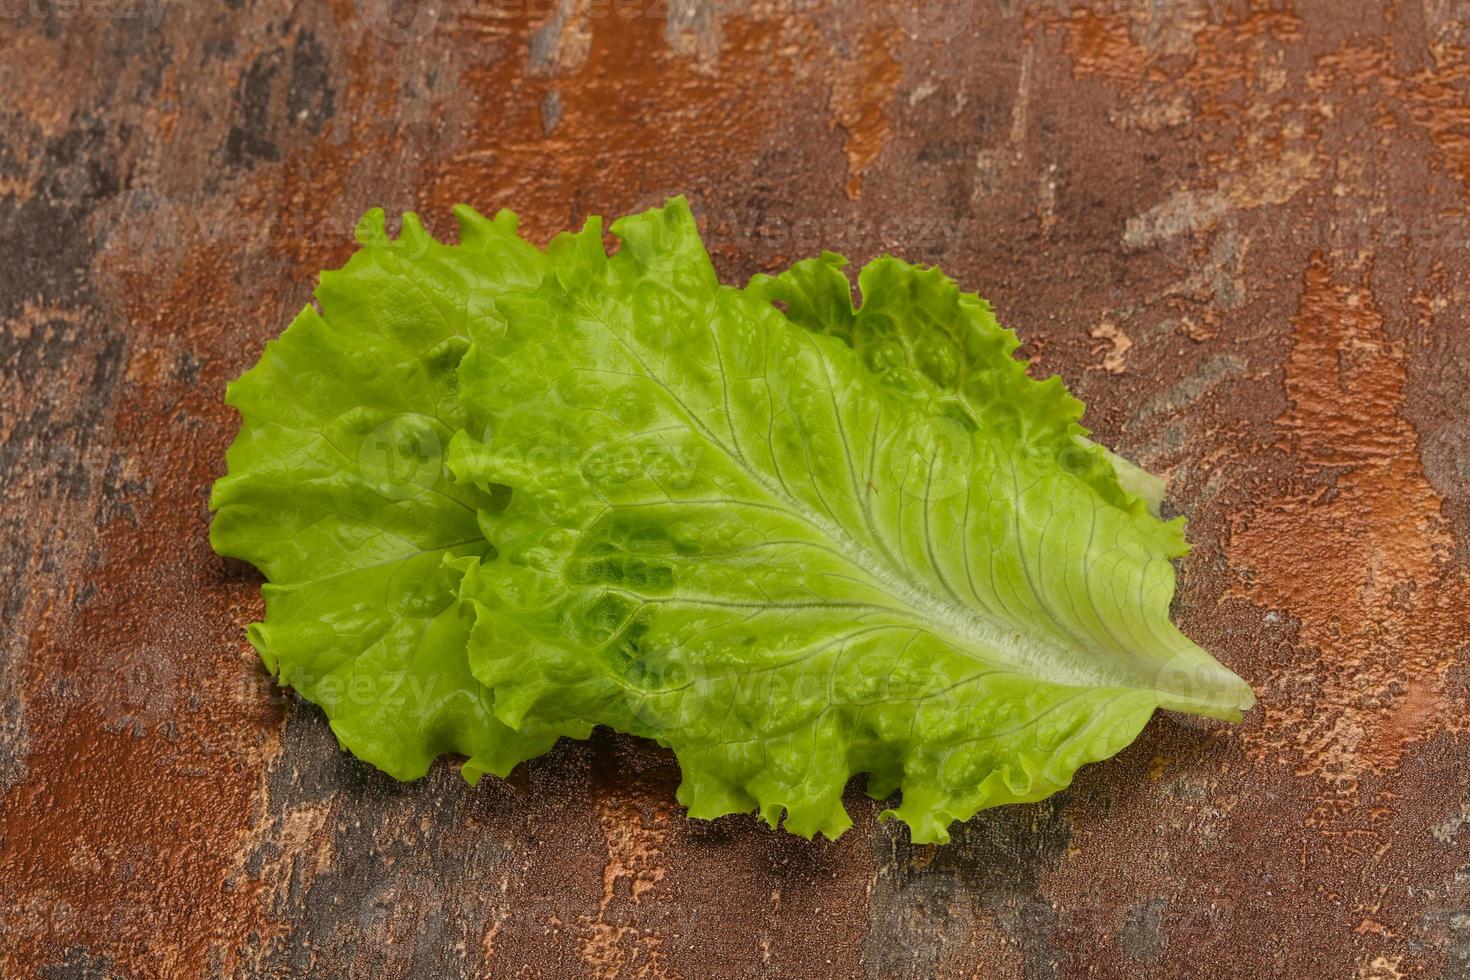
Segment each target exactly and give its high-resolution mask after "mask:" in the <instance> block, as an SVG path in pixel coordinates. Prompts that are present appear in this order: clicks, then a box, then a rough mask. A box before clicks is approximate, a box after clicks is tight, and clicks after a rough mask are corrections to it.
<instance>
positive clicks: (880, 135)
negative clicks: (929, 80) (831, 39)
mask: <svg viewBox="0 0 1470 980" xmlns="http://www.w3.org/2000/svg"><path fill="white" fill-rule="evenodd" d="M902 78H903V68H902V66H900V65H899V63H898V62H897V61H896V60H895V59H894V57H893V55H892V54H890V53H889V50H888V35H887V34H886V33H885V32H883V31H882V30H878V29H871V30H869V31H868V32H867V33H866V34H864V35H863V39H862V43H861V44H860V45H859V47H858V54H857V57H856V58H854V59H853V61H852V62H851V63H850V64H849V65H848V66H847V68H846V70H845V71H842V72H840V73H838V75H837V77H836V79H835V80H834V81H833V83H832V98H831V103H830V104H831V109H832V114H833V117H834V118H835V120H836V122H837V125H839V126H841V127H842V129H843V132H844V133H845V134H846V135H845V137H844V139H843V151H844V152H845V153H846V154H847V184H846V190H847V196H848V197H850V198H852V199H854V200H856V199H857V198H858V197H859V196H861V194H862V191H863V173H864V172H865V171H866V170H867V169H868V167H869V166H870V165H871V164H872V163H873V161H874V160H876V159H877V158H878V154H879V153H881V152H883V147H884V146H885V145H886V143H887V141H888V134H889V131H890V124H889V121H888V114H887V107H888V103H889V102H890V101H891V100H892V98H893V95H894V92H895V91H897V89H898V83H899V81H900V80H901V79H902Z"/></svg>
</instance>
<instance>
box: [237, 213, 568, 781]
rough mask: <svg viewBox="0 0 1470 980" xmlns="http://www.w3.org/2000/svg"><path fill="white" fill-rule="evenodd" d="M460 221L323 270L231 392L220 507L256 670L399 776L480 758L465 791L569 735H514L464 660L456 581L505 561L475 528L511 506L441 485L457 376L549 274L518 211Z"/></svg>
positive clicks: (458, 422)
mask: <svg viewBox="0 0 1470 980" xmlns="http://www.w3.org/2000/svg"><path fill="white" fill-rule="evenodd" d="M457 214H458V217H459V220H460V236H461V244H460V245H459V246H457V247H453V248H451V247H446V246H444V245H440V244H439V243H437V242H435V241H433V240H432V239H431V238H430V237H429V236H428V235H427V234H426V233H425V232H424V230H423V228H422V227H421V226H420V224H419V222H418V220H417V218H415V217H414V216H413V215H406V216H405V217H404V221H403V234H402V236H401V237H400V238H399V239H398V240H396V241H392V240H389V238H388V237H387V235H386V233H385V231H384V219H383V214H382V212H381V211H373V212H370V213H369V214H368V215H367V216H366V217H365V218H364V219H363V221H362V223H361V224H360V226H359V228H358V238H359V241H360V242H361V244H362V246H363V248H362V250H361V251H359V252H358V253H357V254H356V255H354V256H353V258H352V260H351V261H350V262H349V263H348V264H347V266H346V267H345V268H343V269H341V270H339V271H335V272H326V273H323V274H322V276H321V283H320V286H319V287H318V289H317V291H316V299H317V302H318V303H319V304H320V307H321V309H320V312H318V310H317V309H316V308H314V307H307V308H306V309H305V310H303V311H302V312H301V314H300V315H299V316H298V317H297V318H296V319H295V321H294V322H292V324H291V325H290V327H288V328H287V329H286V331H285V333H284V334H282V335H281V337H280V338H279V339H278V340H276V341H274V342H272V343H270V344H268V345H267V346H266V350H265V353H264V354H263V355H262V357H261V359H260V363H258V364H257V365H256V366H255V367H253V368H252V369H251V370H250V371H248V372H246V373H245V374H244V375H243V376H242V377H241V378H239V379H238V380H237V381H235V382H234V383H233V384H231V385H230V386H229V389H228V391H227V394H226V399H225V400H226V401H227V402H228V403H229V404H231V405H233V406H234V407H235V408H237V409H238V410H239V411H240V414H241V417H242V424H241V427H240V434H239V435H238V436H237V437H236V439H235V441H234V443H233V444H232V445H231V446H230V449H229V452H228V455H227V463H228V470H229V471H228V474H227V475H226V476H224V477H222V478H221V479H220V480H219V481H218V482H216V483H215V485H214V491H213V494H212V497H211V501H210V506H211V507H212V508H213V509H214V510H215V511H216V514H215V518H214V523H213V526H212V527H211V529H210V540H211V542H212V544H213V545H214V549H215V550H216V551H217V552H219V553H220V554H222V555H229V556H232V557H237V558H243V559H245V560H246V561H249V562H251V563H253V564H254V565H255V566H256V567H257V568H259V569H260V570H261V572H262V573H264V575H265V577H266V579H267V580H268V584H267V585H266V586H265V587H264V589H263V590H262V591H263V592H264V594H265V602H266V616H265V621H264V622H262V623H256V624H253V625H252V626H251V627H250V630H249V637H250V642H251V643H252V644H253V645H254V646H255V648H256V650H257V651H259V653H260V656H261V659H262V660H264V662H265V664H266V666H267V667H269V668H270V669H271V671H272V672H274V673H276V674H277V676H278V679H279V681H280V683H281V684H283V685H287V686H290V687H293V688H295V689H296V690H297V691H299V692H300V693H301V694H302V695H304V696H305V697H306V698H308V699H310V700H311V701H313V702H315V703H317V704H319V705H321V707H322V708H323V709H324V710H325V711H326V712H327V715H328V717H329V718H330V719H331V724H332V729H333V730H334V732H335V733H336V735H337V737H338V739H339V740H340V741H341V743H342V744H343V745H344V746H345V747H347V748H348V749H350V750H351V751H352V752H353V753H354V754H356V755H357V756H358V757H360V758H362V759H365V760H367V761H368V762H371V763H372V764H373V765H375V766H377V767H379V768H380V769H382V770H384V771H385V772H388V773H390V774H392V775H393V776H396V777H398V778H399V779H412V778H415V777H418V776H421V775H423V774H424V773H425V772H426V771H427V769H428V767H429V764H430V762H432V761H433V760H434V758H435V757H437V756H439V755H441V754H443V753H446V752H454V753H458V754H461V755H464V756H467V757H468V761H467V762H466V763H465V773H466V775H467V776H469V777H474V776H476V775H478V774H479V773H481V772H493V773H497V774H500V775H504V774H506V773H508V772H509V771H510V769H511V768H512V767H513V766H514V765H515V764H516V763H518V762H520V761H521V760H523V759H527V758H531V757H533V756H536V755H540V754H541V753H543V752H545V751H546V750H547V749H549V748H550V747H551V745H552V744H553V743H554V742H555V740H556V738H557V736H558V734H560V733H561V730H560V729H556V728H551V729H536V728H527V729H523V730H520V731H517V730H514V729H511V728H509V727H508V726H506V725H505V724H504V723H502V722H500V721H499V720H498V719H497V718H496V717H495V714H494V712H493V711H492V710H491V701H492V695H491V693H490V692H489V691H487V690H486V689H485V688H484V687H483V686H481V685H480V684H479V683H478V682H477V681H476V680H475V679H474V677H473V675H471V674H470V671H469V665H468V663H467V661H466V660H465V645H466V643H467V640H468V635H469V629H470V626H471V619H470V617H469V615H468V614H467V612H466V610H465V609H464V608H463V607H462V606H461V604H460V603H459V602H458V599H457V596H458V589H459V581H460V578H461V576H462V575H463V572H464V569H465V567H466V566H467V563H470V562H473V561H474V560H476V559H479V558H481V557H483V556H485V555H487V554H493V553H494V548H493V546H491V545H490V544H489V543H488V542H487V541H486V540H485V538H484V537H483V536H482V535H481V534H480V531H479V525H478V521H477V515H478V513H479V512H480V511H481V510H482V509H487V508H493V507H494V506H495V505H496V501H497V500H503V499H504V492H503V491H495V490H493V489H492V490H491V491H488V492H487V491H481V490H479V489H476V488H475V487H467V486H461V485H458V484H456V483H454V482H453V481H451V480H450V479H448V478H447V474H446V473H445V472H444V467H443V465H442V456H443V447H444V446H447V445H448V443H449V440H450V439H451V438H452V437H453V435H454V434H455V433H457V432H458V431H460V429H461V427H462V426H463V425H464V412H463V409H462V408H461V407H460V403H459V400H458V398H457V378H456V374H455V371H456V368H457V367H458V365H459V361H460V359H461V358H462V357H463V356H464V352H465V350H466V349H467V347H468V341H467V339H466V323H467V322H468V321H469V320H471V319H473V318H474V317H475V316H477V315H478V311H479V309H480V304H482V303H487V304H488V303H491V302H493V299H492V297H493V296H494V295H496V294H499V293H501V292H503V291H505V290H507V289H511V288H516V287H521V286H525V285H528V284H531V283H535V282H537V281H539V279H540V276H541V275H542V273H543V271H544V266H545V260H544V258H543V257H542V255H541V253H540V252H538V251H537V250H536V249H534V248H531V247H530V246H528V245H526V244H525V243H524V242H523V241H521V239H520V238H519V237H518V236H517V235H516V233H515V217H514V215H511V214H509V213H502V214H501V215H499V216H497V217H496V219H495V220H494V221H486V220H485V219H483V218H481V217H480V216H478V215H476V214H474V212H472V211H470V210H469V209H462V210H460V211H459V212H457ZM568 734H583V735H585V734H586V731H585V730H584V729H573V730H571V731H569V732H568Z"/></svg>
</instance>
